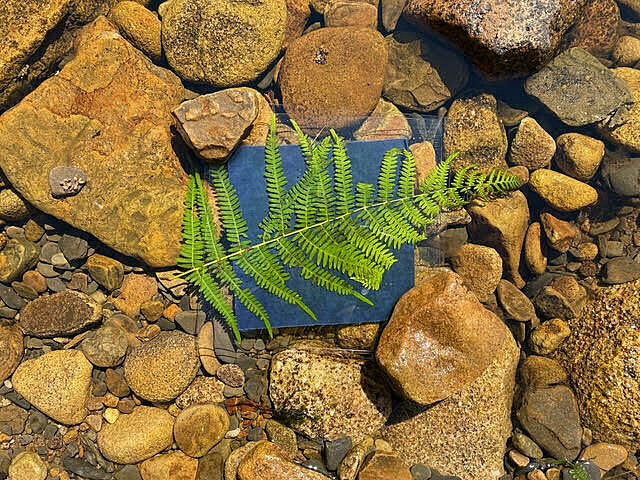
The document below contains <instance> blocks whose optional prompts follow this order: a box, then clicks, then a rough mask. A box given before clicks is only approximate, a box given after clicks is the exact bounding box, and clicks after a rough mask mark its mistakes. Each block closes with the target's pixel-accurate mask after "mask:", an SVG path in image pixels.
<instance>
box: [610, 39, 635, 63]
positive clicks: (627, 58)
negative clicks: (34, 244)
mask: <svg viewBox="0 0 640 480" xmlns="http://www.w3.org/2000/svg"><path fill="white" fill-rule="evenodd" d="M611 58H612V59H613V61H614V62H615V64H616V65H618V66H620V67H633V66H634V65H635V64H636V63H638V62H639V61H640V39H638V38H636V37H632V36H630V35H624V36H622V37H620V39H619V40H618V43H617V44H616V47H615V48H614V49H613V52H612V53H611Z"/></svg>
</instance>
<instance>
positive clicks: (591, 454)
mask: <svg viewBox="0 0 640 480" xmlns="http://www.w3.org/2000/svg"><path fill="white" fill-rule="evenodd" d="M628 456H629V452H627V449H626V448H624V447H623V446H622V445H615V444H613V443H603V442H600V443H594V444H593V445H589V446H588V447H586V448H585V449H584V450H583V451H582V453H581V454H580V459H581V460H588V461H590V462H593V463H594V464H596V465H597V466H598V468H599V469H600V473H601V474H602V475H603V476H604V474H605V473H607V472H608V471H609V470H611V469H612V468H614V467H617V466H618V465H620V464H622V463H623V462H624V461H625V460H626V459H627V457H628Z"/></svg>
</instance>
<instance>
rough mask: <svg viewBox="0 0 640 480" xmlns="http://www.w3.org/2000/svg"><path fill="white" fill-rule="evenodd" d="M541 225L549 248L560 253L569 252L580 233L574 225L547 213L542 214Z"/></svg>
mask: <svg viewBox="0 0 640 480" xmlns="http://www.w3.org/2000/svg"><path fill="white" fill-rule="evenodd" d="M540 223H542V228H543V229H544V233H545V235H546V236H547V241H548V242H549V246H550V247H551V248H553V249H554V250H557V251H558V252H562V253H564V252H566V251H568V250H569V248H570V247H571V245H572V244H573V241H574V240H575V238H576V237H577V236H578V233H579V232H578V229H577V228H576V227H575V226H574V225H573V224H571V223H569V222H566V221H564V220H560V219H559V218H556V217H554V216H553V215H551V214H550V213H547V212H543V213H541V214H540Z"/></svg>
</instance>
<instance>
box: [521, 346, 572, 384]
mask: <svg viewBox="0 0 640 480" xmlns="http://www.w3.org/2000/svg"><path fill="white" fill-rule="evenodd" d="M518 373H519V375H520V380H521V381H522V385H523V387H524V388H525V389H528V390H535V389H536V388H540V387H548V386H551V385H557V384H560V383H566V382H567V380H568V378H569V377H568V376H567V371H566V370H565V369H564V367H563V366H562V365H560V363H559V362H558V361H556V360H553V359H552V358H548V357H540V356H538V355H529V356H528V357H527V358H525V359H524V360H523V361H522V363H520V368H519V370H518Z"/></svg>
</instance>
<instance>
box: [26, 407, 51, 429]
mask: <svg viewBox="0 0 640 480" xmlns="http://www.w3.org/2000/svg"><path fill="white" fill-rule="evenodd" d="M48 422H49V420H48V419H47V417H46V416H45V415H44V414H43V413H41V412H39V411H38V410H34V411H33V412H31V414H30V415H29V418H28V419H27V427H29V428H30V429H31V432H32V433H35V434H40V433H42V432H43V431H44V429H45V427H46V426H47V423H48Z"/></svg>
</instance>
